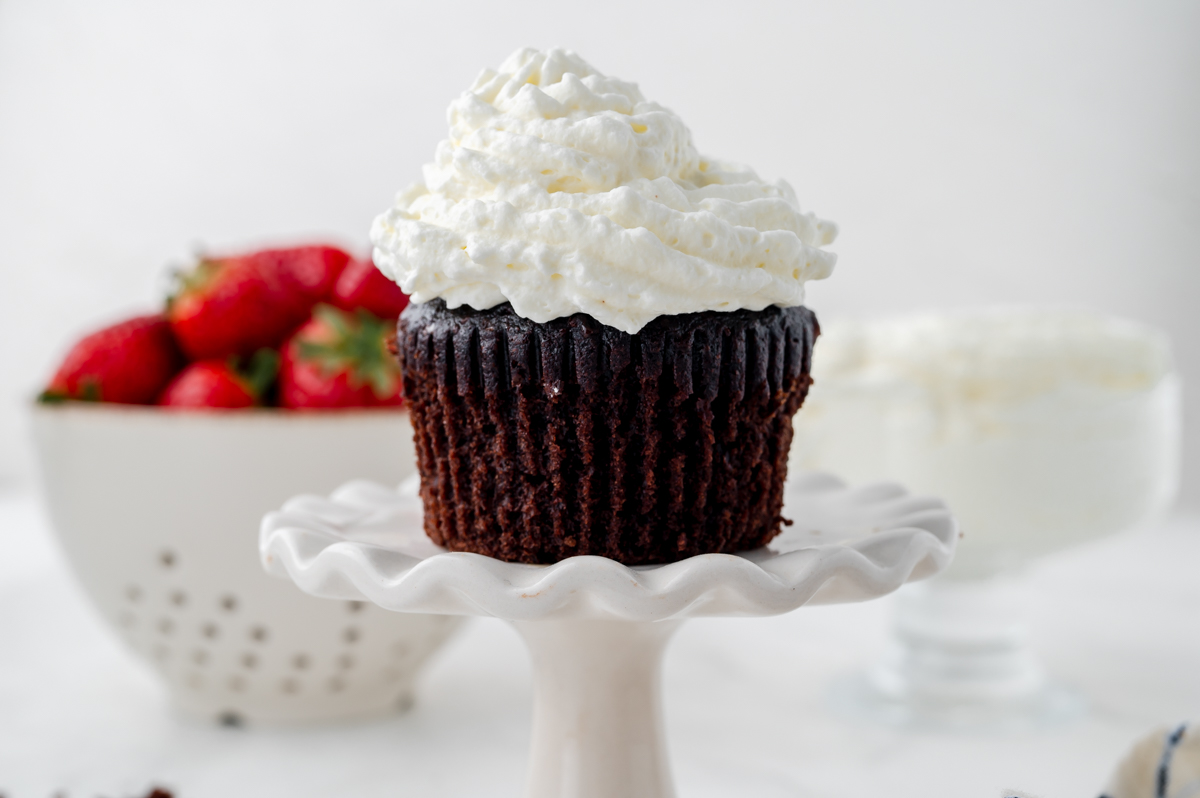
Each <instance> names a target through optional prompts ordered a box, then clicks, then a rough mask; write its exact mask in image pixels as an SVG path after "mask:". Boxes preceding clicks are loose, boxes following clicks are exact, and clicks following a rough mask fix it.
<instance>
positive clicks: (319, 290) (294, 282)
mask: <svg viewBox="0 0 1200 798" xmlns="http://www.w3.org/2000/svg"><path fill="white" fill-rule="evenodd" d="M349 259H350V256H349V255H347V254H346V253H345V252H343V251H342V250H340V249H336V248H335V247H326V246H311V247H294V248H292V249H269V250H263V251H261V252H254V253H251V254H249V255H239V256H235V257H227V258H213V259H206V260H202V261H200V263H199V264H197V265H196V267H195V268H194V269H192V271H190V272H188V273H186V274H183V275H180V277H179V283H180V285H179V289H178V291H177V292H176V293H175V295H174V296H173V297H171V299H170V300H169V301H168V303H167V318H168V319H169V320H170V322H171V328H172V329H173V330H174V332H175V337H176V338H177V339H178V340H179V345H180V346H181V347H182V349H183V351H184V352H185V353H186V354H187V355H188V357H189V358H191V359H192V360H212V359H219V358H225V357H229V356H234V355H249V354H250V353H252V352H254V351H256V350H258V349H261V348H263V347H274V346H278V345H279V344H280V343H282V342H283V341H284V339H286V338H287V336H288V335H289V334H290V333H291V332H292V331H293V330H295V329H296V328H297V327H299V326H300V325H301V324H303V323H304V321H305V320H306V319H307V318H308V317H309V315H310V314H311V313H312V309H313V306H314V305H316V303H317V302H320V301H322V300H323V299H326V298H327V297H328V296H329V294H330V293H331V292H332V291H333V286H334V284H335V283H336V282H337V277H338V275H339V274H340V273H341V270H342V269H343V268H344V267H345V265H346V263H347V262H348V261H349Z"/></svg>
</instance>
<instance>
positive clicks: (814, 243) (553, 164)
mask: <svg viewBox="0 0 1200 798" xmlns="http://www.w3.org/2000/svg"><path fill="white" fill-rule="evenodd" d="M447 117H448V121H449V124H450V137H449V138H448V139H446V140H445V141H443V142H441V143H440V144H439V145H438V147H437V152H436V155H435V158H434V162H433V163H431V164H428V165H426V166H425V168H424V181H423V182H422V183H417V184H414V185H412V186H410V187H409V188H407V189H405V190H404V191H402V192H401V193H400V195H399V196H398V197H397V199H396V204H395V207H393V208H392V209H391V210H389V211H387V212H386V213H384V214H382V215H381V216H379V217H378V218H377V219H376V220H375V223H374V225H373V226H372V229H371V241H372V243H373V244H374V245H375V263H376V265H377V266H378V267H379V268H380V270H382V271H383V273H384V274H386V275H388V276H389V277H391V278H392V279H394V280H395V281H396V282H397V283H399V284H400V286H401V288H403V289H404V291H405V293H408V294H410V295H411V296H412V299H413V301H415V302H427V301H429V300H431V299H434V298H436V297H441V298H442V299H444V300H445V302H446V304H447V306H449V307H451V308H455V307H459V306H461V305H467V306H470V307H472V308H475V309H476V310H485V309H487V308H490V307H494V306H495V305H499V304H501V303H503V302H511V303H512V307H513V310H514V311H515V312H516V313H517V314H519V315H521V316H523V317H525V318H527V319H530V320H532V321H535V322H546V321H550V320H551V319H555V318H560V317H563V316H569V315H571V314H573V313H579V312H583V313H586V314H588V315H589V316H591V317H593V318H594V319H596V320H597V321H600V322H602V323H604V324H607V325H609V326H610V327H615V328H617V329H619V330H623V331H624V332H628V333H636V332H637V331H638V330H640V329H641V328H642V327H643V326H644V325H645V324H647V323H648V322H649V321H651V320H652V319H654V318H656V317H658V316H663V315H675V314H681V313H696V312H700V311H705V310H717V311H733V310H738V309H746V310H762V309H763V308H765V307H768V306H770V305H781V306H794V305H799V304H802V303H803V301H804V283H805V281H806V280H818V279H821V278H824V277H827V276H829V274H830V272H831V271H832V270H833V265H834V262H835V260H836V256H835V255H834V254H833V253H832V252H828V251H826V250H823V249H821V247H823V246H826V245H828V244H830V243H832V241H833V239H834V237H835V236H836V235H837V227H836V225H834V224H833V223H832V222H828V221H824V220H822V219H818V218H817V217H816V216H814V215H813V214H811V213H802V212H801V211H800V207H799V203H798V202H797V201H796V195H795V193H794V192H793V191H792V187H791V186H789V185H788V184H787V183H786V182H784V181H782V180H780V181H777V182H766V181H763V180H761V179H760V178H759V177H758V176H757V175H756V174H755V173H754V172H753V171H752V170H751V169H749V168H747V167H744V166H737V165H733V164H730V163H725V162H722V161H717V160H714V159H712V158H707V157H703V156H701V155H700V154H699V153H698V152H697V151H696V148H695V146H694V145H693V144H692V136H691V132H690V131H689V130H688V129H687V127H686V126H685V125H684V124H683V121H682V120H681V119H680V118H679V117H678V116H676V115H675V114H674V113H672V112H671V111H669V110H668V109H666V108H664V107H662V106H661V105H659V104H657V103H653V102H649V101H647V100H646V99H645V98H643V97H642V94H641V92H640V91H639V90H638V87H637V85H636V84H633V83H627V82H625V81H622V80H617V79H615V78H609V77H606V76H604V75H602V74H600V73H599V72H598V71H596V70H595V69H594V68H592V67H591V66H590V65H589V64H587V63H586V62H585V61H583V59H581V58H579V56H577V55H575V54H574V53H572V52H571V51H569V50H559V49H553V50H548V51H546V52H540V51H537V50H532V49H524V50H519V51H517V52H516V53H513V54H512V55H511V56H509V58H508V59H507V60H506V61H505V62H504V63H503V64H502V65H501V66H500V68H499V69H498V70H491V69H485V70H484V71H483V72H482V73H481V74H480V75H479V77H478V78H477V79H476V80H475V84H474V85H473V86H472V87H471V88H470V89H469V90H468V91H465V92H463V94H462V96H460V97H459V98H458V99H457V100H455V101H454V102H453V103H451V104H450V108H449V110H448V111H447Z"/></svg>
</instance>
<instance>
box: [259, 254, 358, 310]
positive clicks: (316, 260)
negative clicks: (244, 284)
mask: <svg viewBox="0 0 1200 798" xmlns="http://www.w3.org/2000/svg"><path fill="white" fill-rule="evenodd" d="M254 257H256V258H258V259H259V260H260V261H262V262H263V263H264V265H266V267H267V268H268V269H270V270H272V271H274V272H276V273H278V274H279V275H280V277H281V278H282V280H283V282H284V284H285V285H286V286H287V287H288V288H289V289H291V290H294V291H296V292H298V293H301V294H303V295H304V296H307V297H311V298H312V300H313V302H314V303H316V302H321V301H323V300H326V299H329V297H330V296H331V295H332V294H333V287H334V285H335V284H336V283H337V281H338V277H339V276H340V275H341V273H342V270H343V269H345V268H346V264H347V263H349V262H350V260H351V258H350V254H349V253H348V252H346V251H345V250H343V249H338V248H337V247H330V246H324V245H315V246H307V247H291V248H289V249H265V250H263V251H261V252H257V253H255V255H254Z"/></svg>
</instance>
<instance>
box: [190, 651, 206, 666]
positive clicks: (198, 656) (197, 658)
mask: <svg viewBox="0 0 1200 798" xmlns="http://www.w3.org/2000/svg"><path fill="white" fill-rule="evenodd" d="M192 662H194V663H196V664H197V665H200V666H201V667H203V666H205V665H207V664H208V652H207V651H205V650H204V649H202V648H198V649H196V650H195V651H193V652H192Z"/></svg>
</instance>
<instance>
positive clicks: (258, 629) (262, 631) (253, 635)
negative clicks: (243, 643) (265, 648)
mask: <svg viewBox="0 0 1200 798" xmlns="http://www.w3.org/2000/svg"><path fill="white" fill-rule="evenodd" d="M268 636H269V634H268V632H267V627H265V626H252V627H251V628H250V639H251V640H253V641H254V642H255V643H265V642H267V637H268Z"/></svg>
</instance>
